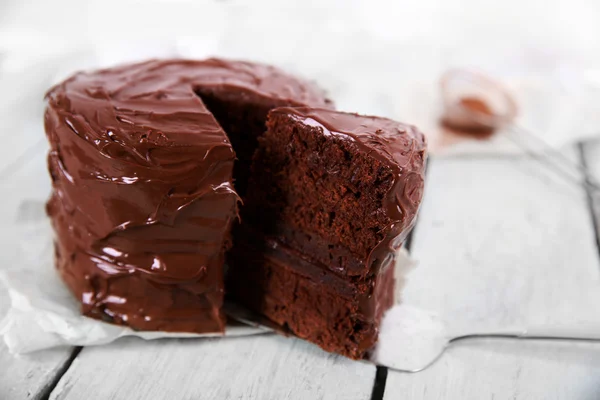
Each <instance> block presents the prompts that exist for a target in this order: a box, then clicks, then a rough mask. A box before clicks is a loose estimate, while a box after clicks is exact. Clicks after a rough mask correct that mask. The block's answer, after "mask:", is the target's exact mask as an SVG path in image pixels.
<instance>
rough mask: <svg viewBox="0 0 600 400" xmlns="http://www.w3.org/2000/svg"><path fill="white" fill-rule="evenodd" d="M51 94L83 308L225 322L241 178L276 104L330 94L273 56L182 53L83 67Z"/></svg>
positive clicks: (171, 320) (63, 217)
mask: <svg viewBox="0 0 600 400" xmlns="http://www.w3.org/2000/svg"><path fill="white" fill-rule="evenodd" d="M47 100H48V106H47V110H46V115H45V129H46V133H47V137H48V140H49V142H50V146H51V150H50V152H49V155H48V166H49V170H50V175H51V177H52V182H53V191H52V195H51V198H50V200H49V202H48V204H47V211H48V214H49V215H50V217H51V220H52V224H53V227H54V229H55V232H56V238H55V258H56V266H57V268H58V271H59V272H60V274H61V276H62V277H63V279H64V281H65V282H66V283H67V285H68V286H69V288H70V289H71V291H72V292H73V293H74V294H75V296H76V297H77V298H78V299H79V300H80V301H81V303H82V311H83V313H84V314H85V315H88V316H90V317H94V318H100V319H103V320H106V321H109V322H113V323H117V324H124V325H129V326H131V327H132V328H134V329H140V330H163V331H186V332H198V333H201V332H216V331H222V330H223V329H224V321H225V319H224V315H223V312H222V303H223V260H224V251H225V250H226V249H227V248H229V247H230V242H231V240H230V230H231V225H232V223H233V221H234V220H235V219H236V218H237V204H238V200H239V196H238V193H237V192H236V190H235V189H234V187H233V184H232V182H233V179H234V178H235V179H236V180H237V182H236V184H237V185H238V186H240V187H243V186H245V179H246V177H245V175H244V173H243V171H245V170H247V169H248V162H249V159H250V154H252V153H253V151H254V147H255V146H256V136H258V135H260V134H262V133H263V131H264V129H263V128H262V127H263V126H264V122H265V118H266V114H267V112H268V110H269V109H270V108H273V107H275V106H281V105H310V106H321V107H327V106H329V105H330V103H329V101H328V100H327V99H326V98H325V97H324V95H323V93H322V92H321V91H320V90H319V89H317V88H316V87H314V86H313V85H312V84H310V83H307V82H305V81H302V80H300V79H297V78H294V77H292V76H289V75H287V74H285V73H283V72H281V71H279V70H277V69H275V68H273V67H270V66H265V65H260V64H252V63H245V62H230V61H223V60H217V59H211V60H206V61H202V62H198V61H184V60H171V61H150V62H145V63H139V64H133V65H127V66H123V67H117V68H112V69H106V70H100V71H95V72H91V73H79V74H76V75H75V76H73V77H72V78H70V79H68V80H66V81H65V82H63V83H61V84H59V85H57V86H56V87H54V88H53V89H51V90H50V91H49V92H48V94H47ZM213 110H214V112H213ZM219 122H220V123H219ZM223 128H225V129H226V131H227V133H225V132H226V131H224V130H223ZM232 143H234V146H235V148H232ZM236 143H237V145H236ZM234 150H235V151H234ZM236 154H237V157H238V163H237V165H236V166H234V160H235V158H236ZM234 170H236V171H238V172H239V173H238V174H237V175H236V174H235V172H234ZM240 171H242V172H240Z"/></svg>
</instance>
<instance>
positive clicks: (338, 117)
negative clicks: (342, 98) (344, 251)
mask: <svg viewBox="0 0 600 400" xmlns="http://www.w3.org/2000/svg"><path fill="white" fill-rule="evenodd" d="M271 113H282V114H287V115H290V116H292V117H293V118H295V119H297V120H298V121H300V122H301V123H303V124H306V125H309V126H314V127H319V128H320V129H321V130H322V131H323V133H324V134H325V135H334V136H336V137H337V138H339V139H343V140H349V141H352V142H353V143H354V144H356V146H357V148H358V149H360V151H363V152H365V153H367V154H369V155H370V156H371V157H374V158H376V159H377V160H379V161H381V162H382V163H383V164H384V165H387V166H388V167H389V168H390V169H391V170H392V173H393V176H394V183H393V184H392V186H391V188H390V190H389V192H388V193H387V196H386V197H385V198H384V202H383V208H384V209H385V210H386V211H387V215H388V217H389V218H390V220H391V221H392V222H391V223H390V226H389V227H387V232H388V233H387V235H386V236H385V238H384V239H383V240H382V241H381V242H380V243H379V244H378V245H377V246H376V247H375V248H374V249H373V250H372V251H371V253H370V254H369V257H368V260H367V265H369V266H371V268H372V270H373V272H375V273H376V272H377V271H378V270H380V269H385V268H387V267H388V266H390V265H391V263H392V261H393V260H394V254H395V251H396V250H398V249H399V248H400V246H401V245H402V243H403V242H404V240H405V239H406V236H407V235H408V233H409V232H410V230H411V229H412V227H413V225H414V223H415V219H416V216H417V211H418V208H419V205H420V203H421V198H422V197H423V188H424V174H425V161H426V157H427V154H426V149H427V141H426V139H425V136H424V135H423V133H421V132H420V131H419V130H418V129H417V128H416V127H414V126H412V125H406V124H402V123H400V122H396V121H393V120H390V119H387V118H381V117H373V116H365V115H359V114H353V113H344V112H339V111H334V110H330V109H324V108H309V107H298V108H290V107H280V108H277V109H275V110H273V111H271Z"/></svg>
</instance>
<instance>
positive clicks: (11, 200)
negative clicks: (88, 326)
mask: <svg viewBox="0 0 600 400" xmlns="http://www.w3.org/2000/svg"><path fill="white" fill-rule="evenodd" d="M25 147H26V148H29V147H28V146H25ZM44 153H45V149H44V147H43V146H38V148H37V151H36V152H35V153H31V154H30V157H28V158H21V159H22V160H23V161H22V162H20V163H18V164H13V169H11V171H10V174H9V175H7V176H5V177H3V178H2V179H1V180H0V191H2V193H10V194H11V195H10V196H5V197H4V199H3V203H2V207H1V209H0V218H1V219H2V221H3V224H2V229H0V240H1V241H2V243H3V249H10V251H3V252H2V254H0V257H2V258H1V261H0V268H18V264H17V263H16V262H18V260H14V257H13V256H14V254H13V253H14V249H15V248H16V246H21V245H23V244H22V243H18V241H17V240H16V239H17V235H15V232H16V231H15V230H16V229H18V227H15V225H14V223H15V219H16V217H17V215H18V210H19V204H20V203H21V202H22V200H30V199H37V200H39V199H43V198H44V197H45V196H46V195H47V193H48V189H49V184H48V182H47V181H48V178H47V176H46V175H45V173H44V170H45V154H44ZM17 155H18V153H17ZM17 158H18V157H17ZM4 246H5V247H4ZM8 307H9V298H8V294H7V292H6V289H5V288H4V286H2V284H0V318H3V317H4V315H5V313H6V311H7V310H8ZM72 353H73V348H60V349H54V350H49V351H42V352H36V353H33V354H31V355H27V356H19V357H16V356H14V355H12V354H10V353H9V352H8V349H7V348H6V346H5V345H4V343H0V399H3V400H4V399H7V400H8V399H11V400H12V399H40V398H44V397H45V396H46V395H47V394H48V393H47V392H48V391H49V390H51V389H52V387H53V385H54V383H55V381H56V380H57V379H58V378H59V377H60V376H61V375H62V373H63V372H64V371H63V369H64V368H65V367H66V366H67V365H68V364H69V362H70V357H71V354H72Z"/></svg>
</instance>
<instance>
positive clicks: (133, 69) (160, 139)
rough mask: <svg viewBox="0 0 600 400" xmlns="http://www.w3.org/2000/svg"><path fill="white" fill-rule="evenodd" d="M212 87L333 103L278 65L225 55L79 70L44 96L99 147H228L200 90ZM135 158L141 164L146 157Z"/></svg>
mask: <svg viewBox="0 0 600 400" xmlns="http://www.w3.org/2000/svg"><path fill="white" fill-rule="evenodd" d="M207 87H211V88H218V89H220V90H229V91H234V92H236V93H239V95H240V96H247V95H251V96H257V97H265V98H271V99H276V100H282V101H287V102H289V103H290V104H301V105H311V106H313V105H314V106H323V107H326V106H327V105H328V104H329V100H327V99H326V98H325V96H324V94H323V92H322V91H321V90H320V89H319V88H318V87H316V86H315V85H313V84H311V83H310V82H307V81H304V80H301V79H298V78H295V77H293V76H291V75H288V74H286V73H284V72H283V71H281V70H279V69H277V68H275V67H272V66H267V65H263V64H257V63H249V62H243V61H227V60H220V59H208V60H203V61H192V60H151V61H146V62H142V63H137V64H128V65H123V66H120V67H115V68H109V69H101V70H96V71H92V72H80V73H77V74H75V75H73V76H72V77H71V78H69V79H67V80H65V81H64V82H62V83H60V84H58V85H56V86H55V87H53V88H52V89H51V90H50V91H49V92H48V93H47V95H46V97H47V99H48V102H49V105H50V106H52V107H54V108H57V109H60V110H62V111H63V112H64V113H66V114H71V115H72V116H73V118H72V123H73V125H74V126H73V128H74V130H76V131H77V129H76V126H75V125H77V123H80V124H79V125H81V124H83V126H80V127H81V128H82V129H83V130H84V131H85V132H76V133H78V134H79V135H80V136H82V137H84V138H85V139H86V140H87V141H89V142H92V143H94V144H96V145H97V146H103V142H104V141H105V140H110V141H113V142H115V141H116V142H121V143H122V144H123V145H129V146H131V147H134V148H137V147H142V148H146V147H148V144H151V145H152V146H153V147H172V146H190V145H198V144H206V143H211V142H214V143H215V144H216V145H219V144H226V145H228V144H229V141H228V139H227V137H226V135H225V134H224V132H223V131H222V130H221V128H220V127H219V125H218V124H217V123H216V121H215V119H214V117H213V116H212V114H211V113H210V112H208V110H207V109H206V107H205V106H204V104H203V103H202V100H201V99H200V97H199V96H198V95H197V94H196V92H197V91H198V90H199V89H201V88H207ZM144 150H146V149H144ZM134 156H135V154H134ZM137 158H138V160H137V161H139V162H141V163H142V164H144V163H145V162H146V161H147V160H144V157H137Z"/></svg>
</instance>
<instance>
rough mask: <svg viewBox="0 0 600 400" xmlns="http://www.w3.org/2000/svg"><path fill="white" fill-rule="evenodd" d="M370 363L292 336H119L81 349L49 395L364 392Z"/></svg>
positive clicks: (366, 395) (65, 399)
mask: <svg viewBox="0 0 600 400" xmlns="http://www.w3.org/2000/svg"><path fill="white" fill-rule="evenodd" d="M374 378H375V367H373V366H371V365H369V364H366V363H362V362H355V361H351V360H349V359H346V358H343V357H340V356H336V355H333V354H328V353H326V352H324V351H322V350H320V349H319V348H317V347H316V346H313V345H311V344H309V343H306V342H303V341H300V340H298V339H291V338H284V337H280V336H276V335H263V336H255V337H247V338H226V339H204V340H202V339H199V340H196V339H193V340H166V339H165V340H160V341H156V342H144V341H143V340H140V339H136V338H128V339H123V340H119V341H118V342H116V343H113V344H110V345H107V346H102V347H87V348H85V349H83V351H82V352H81V353H80V355H79V357H77V359H76V360H75V361H74V363H73V364H72V366H71V368H70V369H69V370H68V371H67V373H66V374H65V375H64V376H63V378H62V379H61V380H60V382H59V383H58V385H57V387H56V389H55V390H54V391H53V392H52V395H51V396H50V398H51V399H53V400H70V399H76V400H79V399H83V398H87V397H88V396H89V394H90V393H94V396H95V398H100V399H114V400H117V399H123V400H135V399H149V398H155V399H176V398H177V399H258V400H263V399H331V400H333V399H340V400H348V399H365V400H368V399H370V396H371V390H372V386H373V381H374Z"/></svg>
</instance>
